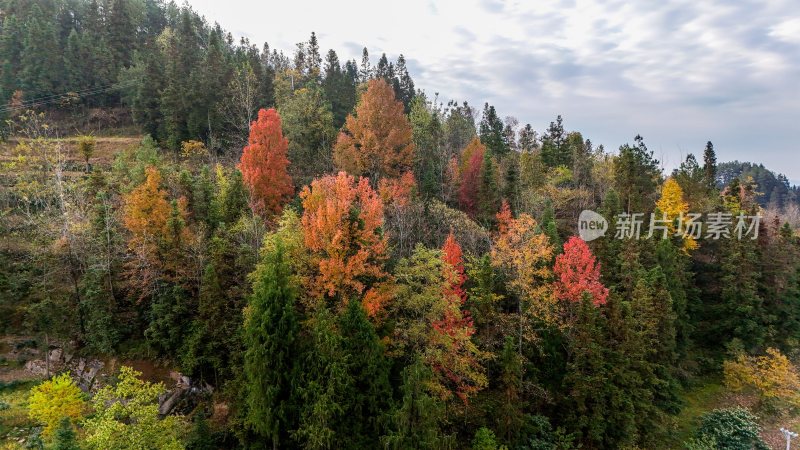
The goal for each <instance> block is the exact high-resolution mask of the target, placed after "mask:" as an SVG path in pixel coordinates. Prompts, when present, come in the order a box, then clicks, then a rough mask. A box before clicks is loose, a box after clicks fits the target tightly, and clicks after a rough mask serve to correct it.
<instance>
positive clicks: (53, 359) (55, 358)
mask: <svg viewBox="0 0 800 450" xmlns="http://www.w3.org/2000/svg"><path fill="white" fill-rule="evenodd" d="M62 354H63V352H62V351H61V349H60V348H56V349H53V350H50V352H49V354H48V355H47V356H48V359H50V364H57V365H60V364H61V356H62Z"/></svg>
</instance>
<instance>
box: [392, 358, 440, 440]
mask: <svg viewBox="0 0 800 450" xmlns="http://www.w3.org/2000/svg"><path fill="white" fill-rule="evenodd" d="M432 376H433V374H432V373H431V371H430V369H428V368H427V367H426V366H425V365H424V364H423V363H422V362H421V361H419V360H417V361H415V362H414V363H412V364H411V365H409V366H406V367H405V368H404V369H403V384H402V387H401V393H402V400H401V402H400V404H399V405H398V408H397V409H396V410H395V411H394V413H393V415H392V428H391V431H390V432H389V434H388V435H387V436H384V437H383V438H382V440H383V442H384V446H385V447H386V448H390V449H397V450H400V449H420V450H421V449H427V448H441V447H442V446H444V445H445V444H446V443H448V442H452V436H447V435H445V434H444V433H442V430H441V428H440V421H441V420H442V418H443V414H444V408H443V405H442V404H441V403H440V402H439V401H438V400H437V399H436V398H435V397H431V396H430V395H428V393H427V392H426V389H425V384H426V383H427V382H428V381H429V380H430V379H431V378H432Z"/></svg>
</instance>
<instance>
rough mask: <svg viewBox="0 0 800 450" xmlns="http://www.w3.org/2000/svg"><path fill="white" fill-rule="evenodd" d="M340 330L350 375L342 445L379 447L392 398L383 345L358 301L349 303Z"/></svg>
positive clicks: (345, 398)
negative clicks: (385, 416) (379, 438)
mask: <svg viewBox="0 0 800 450" xmlns="http://www.w3.org/2000/svg"><path fill="white" fill-rule="evenodd" d="M339 333H340V334H341V336H342V350H343V352H344V354H345V355H346V357H347V362H346V370H347V373H348V375H349V383H348V386H347V390H346V392H345V393H344V396H343V398H344V400H345V403H344V405H343V421H342V425H341V429H342V430H346V433H345V434H344V435H343V436H342V439H343V441H344V442H345V444H344V445H343V448H354V449H355V448H377V447H379V446H380V442H379V440H378V437H379V436H381V434H383V433H382V431H383V430H384V427H385V420H384V419H385V418H384V415H385V414H386V413H388V412H389V409H390V406H391V399H392V388H391V386H390V384H389V364H388V360H387V359H386V357H385V356H384V348H383V344H382V343H381V341H380V338H379V337H378V334H377V333H376V332H375V328H374V327H373V326H372V323H370V321H369V320H368V319H367V314H366V311H364V307H363V306H362V304H361V302H359V301H351V302H349V303H348V305H347V309H345V311H344V314H342V316H341V317H340V318H339Z"/></svg>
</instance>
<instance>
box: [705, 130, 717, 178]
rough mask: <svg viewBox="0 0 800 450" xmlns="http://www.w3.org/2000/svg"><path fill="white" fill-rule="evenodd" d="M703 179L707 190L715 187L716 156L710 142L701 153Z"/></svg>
mask: <svg viewBox="0 0 800 450" xmlns="http://www.w3.org/2000/svg"><path fill="white" fill-rule="evenodd" d="M703 178H704V179H705V182H706V186H707V187H708V189H714V188H715V187H716V186H717V154H716V152H714V144H712V143H711V141H708V142H707V143H706V149H705V151H703Z"/></svg>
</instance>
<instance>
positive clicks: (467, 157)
mask: <svg viewBox="0 0 800 450" xmlns="http://www.w3.org/2000/svg"><path fill="white" fill-rule="evenodd" d="M485 151H486V147H485V146H484V145H483V144H481V141H480V139H478V138H477V137H476V138H475V139H473V140H472V142H470V143H469V145H467V148H465V149H464V152H463V153H462V154H461V182H460V183H459V189H458V201H459V203H460V204H461V209H463V210H464V212H466V213H467V214H468V215H469V216H470V217H472V218H475V215H476V214H477V212H478V182H479V181H480V176H481V166H482V165H483V153H484V152H485Z"/></svg>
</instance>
